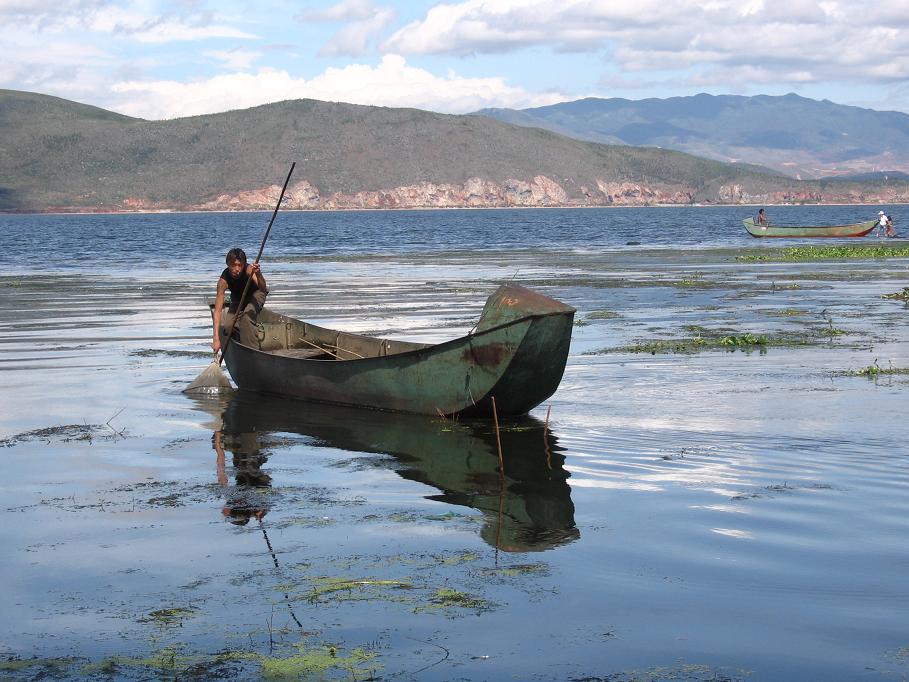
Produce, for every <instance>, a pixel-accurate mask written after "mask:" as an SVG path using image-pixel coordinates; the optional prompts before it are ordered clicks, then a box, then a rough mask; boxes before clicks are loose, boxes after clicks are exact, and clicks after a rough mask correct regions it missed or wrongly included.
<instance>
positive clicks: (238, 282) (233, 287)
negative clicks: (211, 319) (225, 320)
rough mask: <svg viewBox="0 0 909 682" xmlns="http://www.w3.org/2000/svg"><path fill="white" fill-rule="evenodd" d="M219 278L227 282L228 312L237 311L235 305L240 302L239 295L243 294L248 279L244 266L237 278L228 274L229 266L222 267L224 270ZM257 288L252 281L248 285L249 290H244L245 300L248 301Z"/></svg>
mask: <svg viewBox="0 0 909 682" xmlns="http://www.w3.org/2000/svg"><path fill="white" fill-rule="evenodd" d="M221 279H223V280H224V281H225V282H227V288H228V290H229V291H230V308H228V312H231V313H235V312H237V306H238V305H239V304H240V297H241V296H242V295H243V289H244V288H245V287H246V280H248V279H249V276H248V275H247V274H246V268H243V270H241V271H240V276H239V277H237V279H232V278H231V276H230V268H224V272H222V273H221ZM258 290H259V287H257V286H256V283H255V282H253V283H252V284H250V285H249V291H248V292H246V302H247V303H249V302H250V301H251V300H252V295H253V294H254V293H256V291H258Z"/></svg>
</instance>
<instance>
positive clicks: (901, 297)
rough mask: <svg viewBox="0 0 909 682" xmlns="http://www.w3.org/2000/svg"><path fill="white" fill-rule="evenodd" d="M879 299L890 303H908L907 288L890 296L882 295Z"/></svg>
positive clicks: (908, 289) (908, 292)
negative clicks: (884, 299)
mask: <svg viewBox="0 0 909 682" xmlns="http://www.w3.org/2000/svg"><path fill="white" fill-rule="evenodd" d="M881 298H886V299H888V300H891V301H906V302H909V287H903V290H902V291H897V292H894V293H892V294H884V295H883V296H881Z"/></svg>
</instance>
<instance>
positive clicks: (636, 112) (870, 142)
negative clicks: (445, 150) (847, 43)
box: [476, 94, 909, 178]
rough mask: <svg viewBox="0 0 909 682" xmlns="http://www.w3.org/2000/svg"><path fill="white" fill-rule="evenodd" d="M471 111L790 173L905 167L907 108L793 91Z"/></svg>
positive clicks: (599, 139) (601, 139) (827, 173)
mask: <svg viewBox="0 0 909 682" xmlns="http://www.w3.org/2000/svg"><path fill="white" fill-rule="evenodd" d="M476 113H477V114H478V115H483V116H489V117H491V118H495V119H497V120H500V121H505V122H507V123H512V124H514V125H523V126H531V127H540V128H544V129H547V130H553V131H555V132H558V133H561V134H563V135H569V136H571V137H576V138H578V139H582V140H589V141H593V142H603V143H607V144H630V145H646V146H652V147H662V148H665V149H675V150H677V151H683V152H687V153H689V154H695V155H697V156H703V157H706V158H712V159H717V160H720V161H741V162H747V163H752V164H756V165H760V166H766V167H769V168H774V169H776V170H779V171H781V172H784V173H786V174H788V175H790V176H794V177H802V178H820V177H824V176H839V175H856V174H860V173H869V172H875V171H882V170H891V171H909V114H904V113H900V112H896V111H874V110H872V109H862V108H860V107H853V106H845V105H842V104H835V103H833V102H830V101H828V100H823V101H818V100H813V99H808V98H805V97H800V96H798V95H795V94H789V95H783V96H779V97H776V96H769V95H758V96H754V97H742V96H736V95H706V94H700V95H694V96H691V97H670V98H667V99H643V100H628V99H621V98H612V99H598V98H588V99H582V100H577V101H574V102H562V103H559V104H553V105H550V106H545V107H537V108H533V109H520V110H515V109H483V110H481V111H478V112H476Z"/></svg>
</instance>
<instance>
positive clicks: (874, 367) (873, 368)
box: [836, 360, 909, 379]
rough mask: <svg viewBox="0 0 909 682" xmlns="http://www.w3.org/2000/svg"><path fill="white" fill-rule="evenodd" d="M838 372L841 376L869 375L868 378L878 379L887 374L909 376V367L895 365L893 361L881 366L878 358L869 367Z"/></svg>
mask: <svg viewBox="0 0 909 682" xmlns="http://www.w3.org/2000/svg"><path fill="white" fill-rule="evenodd" d="M836 374H837V375H839V376H850V377H867V378H868V379H877V378H879V377H886V376H909V367H894V366H893V364H892V363H891V364H890V366H889V367H881V366H880V365H879V364H878V363H877V360H875V361H874V362H873V363H871V364H870V365H868V366H867V367H862V368H861V369H856V370H847V371H844V372H837V373H836Z"/></svg>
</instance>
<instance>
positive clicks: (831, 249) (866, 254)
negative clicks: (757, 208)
mask: <svg viewBox="0 0 909 682" xmlns="http://www.w3.org/2000/svg"><path fill="white" fill-rule="evenodd" d="M855 258H864V259H868V258H909V246H902V245H900V246H897V245H890V244H877V245H874V246H792V247H789V248H785V249H774V250H773V251H771V252H769V253H761V254H748V255H746V256H736V260H739V261H745V262H754V261H794V262H804V261H814V260H837V259H855Z"/></svg>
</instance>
